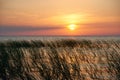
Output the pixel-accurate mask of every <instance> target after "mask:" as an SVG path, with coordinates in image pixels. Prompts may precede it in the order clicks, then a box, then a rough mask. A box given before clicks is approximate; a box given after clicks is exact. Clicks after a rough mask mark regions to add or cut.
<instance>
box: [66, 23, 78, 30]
mask: <svg viewBox="0 0 120 80" xmlns="http://www.w3.org/2000/svg"><path fill="white" fill-rule="evenodd" d="M68 28H69V29H70V30H72V31H73V30H75V29H76V25H75V24H70V25H69V26H68Z"/></svg>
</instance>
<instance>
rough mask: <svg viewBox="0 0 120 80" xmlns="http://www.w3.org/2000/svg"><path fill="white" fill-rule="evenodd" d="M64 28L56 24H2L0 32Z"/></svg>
mask: <svg viewBox="0 0 120 80" xmlns="http://www.w3.org/2000/svg"><path fill="white" fill-rule="evenodd" d="M57 29H63V27H59V26H54V27H49V26H42V27H41V26H40V27H31V26H0V33H8V32H9V33H10V32H25V31H44V30H57Z"/></svg>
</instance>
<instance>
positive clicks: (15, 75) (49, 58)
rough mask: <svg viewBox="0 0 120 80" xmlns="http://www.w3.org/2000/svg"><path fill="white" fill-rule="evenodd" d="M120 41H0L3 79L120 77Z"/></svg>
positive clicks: (98, 79) (97, 79) (93, 79)
mask: <svg viewBox="0 0 120 80" xmlns="http://www.w3.org/2000/svg"><path fill="white" fill-rule="evenodd" d="M119 76H120V40H95V41H91V40H53V41H40V40H36V41H6V42H0V79H3V80H119V79H120V77H119Z"/></svg>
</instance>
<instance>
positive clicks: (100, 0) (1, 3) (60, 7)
mask: <svg viewBox="0 0 120 80" xmlns="http://www.w3.org/2000/svg"><path fill="white" fill-rule="evenodd" d="M119 8H120V0H7V1H6V0H0V35H120V31H119V30H120V9H119ZM71 24H75V25H76V29H75V30H70V29H69V28H68V27H67V26H69V25H71Z"/></svg>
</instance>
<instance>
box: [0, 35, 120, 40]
mask: <svg viewBox="0 0 120 80" xmlns="http://www.w3.org/2000/svg"><path fill="white" fill-rule="evenodd" d="M59 39H78V40H82V39H85V40H120V36H0V41H7V40H59Z"/></svg>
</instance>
